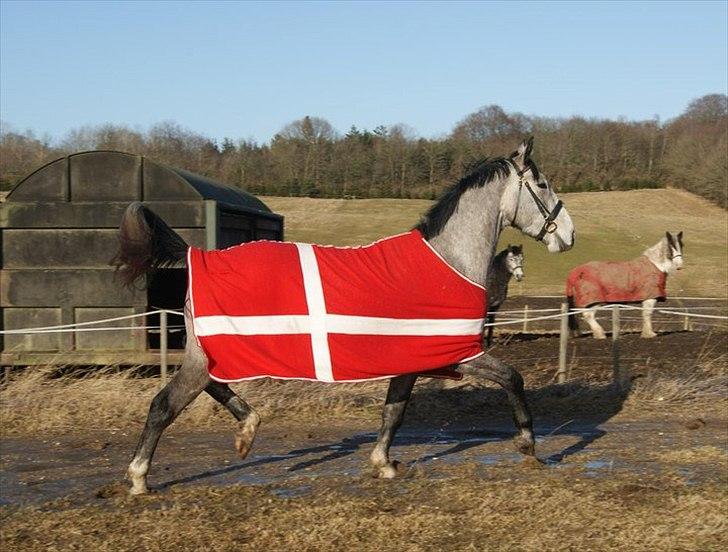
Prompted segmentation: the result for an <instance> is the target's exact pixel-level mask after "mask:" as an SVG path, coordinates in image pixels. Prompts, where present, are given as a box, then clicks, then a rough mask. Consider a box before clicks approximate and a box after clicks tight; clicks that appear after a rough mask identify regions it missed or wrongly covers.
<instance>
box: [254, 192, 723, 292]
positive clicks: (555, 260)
mask: <svg viewBox="0 0 728 552" xmlns="http://www.w3.org/2000/svg"><path fill="white" fill-rule="evenodd" d="M560 197H561V198H562V199H563V200H564V202H565V203H566V206H567V208H568V209H569V213H570V214H571V216H572V218H573V219H574V224H575V225H576V232H577V239H576V245H575V246H574V248H573V249H572V250H571V251H568V252H566V253H561V254H549V253H548V252H547V251H546V249H545V248H544V247H543V246H542V245H541V244H539V243H537V242H535V241H534V240H533V239H532V238H529V237H526V236H524V235H523V234H521V233H520V232H518V231H516V230H513V229H510V228H509V229H507V230H506V231H505V232H504V234H503V236H502V240H501V242H502V243H501V246H505V244H507V243H508V242H510V243H523V245H524V246H525V266H524V270H525V272H526V278H525V280H524V281H523V283H521V284H515V283H514V286H513V290H512V293H514V294H522V295H534V294H561V293H562V292H563V288H564V281H565V279H566V274H567V273H568V271H569V269H570V268H571V267H573V266H575V265H577V264H580V263H583V262H586V261H590V260H597V259H603V260H607V259H613V260H618V259H630V258H633V257H636V256H637V255H639V254H640V253H641V252H642V251H643V250H644V249H645V248H646V247H648V246H650V245H652V244H654V243H655V242H656V241H657V240H658V239H659V238H660V237H661V236H662V235H663V234H664V232H665V230H671V231H672V230H675V231H678V230H682V231H683V232H684V233H685V235H684V241H685V269H684V270H682V271H680V272H679V273H677V274H676V275H674V276H672V277H670V278H668V290H669V293H670V294H671V295H684V296H688V295H702V296H716V297H724V296H726V295H727V294H728V213H726V211H724V210H723V209H721V208H720V207H717V206H715V205H713V204H711V203H709V202H708V201H706V200H704V199H701V198H699V197H698V196H695V195H692V194H690V193H688V192H685V191H682V190H673V189H661V190H632V191H626V192H589V193H574V194H562V195H561V196H560ZM263 200H264V201H265V202H266V204H267V205H268V206H269V207H270V208H271V209H273V210H274V211H276V212H278V213H281V214H282V215H284V216H285V217H286V239H287V240H292V241H303V242H313V243H324V244H333V245H360V244H365V243H369V242H371V241H373V240H375V239H378V238H381V237H383V236H387V235H391V234H396V233H399V232H402V231H404V230H407V229H409V228H411V227H412V226H413V225H414V224H415V223H416V222H417V221H418V219H419V217H420V215H421V214H422V213H423V212H424V211H425V210H426V209H427V208H428V206H429V205H430V204H431V202H430V201H426V200H400V199H362V200H344V199H310V198H289V197H266V198H263Z"/></svg>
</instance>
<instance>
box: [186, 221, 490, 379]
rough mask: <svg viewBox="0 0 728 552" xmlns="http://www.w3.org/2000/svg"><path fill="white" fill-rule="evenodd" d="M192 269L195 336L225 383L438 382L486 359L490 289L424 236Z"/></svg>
mask: <svg viewBox="0 0 728 552" xmlns="http://www.w3.org/2000/svg"><path fill="white" fill-rule="evenodd" d="M188 267H189V297H190V299H191V308H192V317H193V320H194V332H195V336H196V338H197V340H198V342H199V343H200V345H201V346H202V348H203V350H204V351H205V353H206V355H207V357H208V359H209V366H208V369H209V372H210V376H211V377H212V378H213V379H215V380H217V381H221V382H232V381H241V380H246V379H253V378H260V377H273V378H285V379H307V380H318V381H326V382H334V381H337V382H340V381H360V380H369V379H378V378H388V377H393V376H396V375H401V374H407V373H423V372H425V374H423V375H436V374H437V371H438V369H442V368H443V367H447V366H451V365H454V364H458V363H461V362H464V361H467V360H471V359H473V358H475V357H477V356H479V355H481V354H482V353H483V349H482V344H481V333H482V330H483V321H484V318H485V314H486V313H485V311H486V304H487V300H486V299H487V298H486V292H485V288H483V287H482V286H479V285H478V284H475V283H474V282H471V281H470V280H468V279H467V278H465V277H464V276H463V275H461V274H460V273H458V272H456V271H455V269H453V268H452V267H451V266H450V265H448V264H447V263H446V262H445V261H444V260H443V259H442V258H441V257H440V256H439V255H438V254H437V253H436V252H435V251H434V250H433V249H432V248H431V247H430V245H429V244H428V243H427V242H426V241H425V240H424V239H423V237H422V235H421V234H420V233H419V232H418V231H416V230H414V231H412V232H408V233H406V234H401V235H399V236H393V237H390V238H385V239H383V240H380V241H377V242H374V243H373V244H371V245H367V246H363V247H331V246H319V245H309V244H300V243H284V242H273V241H257V242H250V243H245V244H242V245H238V246H235V247H231V248H229V249H225V250H221V251H202V250H200V249H195V248H190V249H189V252H188ZM443 375H452V373H449V374H443Z"/></svg>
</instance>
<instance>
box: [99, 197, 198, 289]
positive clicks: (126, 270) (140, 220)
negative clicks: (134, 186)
mask: <svg viewBox="0 0 728 552" xmlns="http://www.w3.org/2000/svg"><path fill="white" fill-rule="evenodd" d="M186 255H187V244H186V243H185V241H184V240H183V239H182V238H181V237H180V235H179V234H177V232H175V231H174V230H172V229H171V228H170V227H169V226H168V225H167V223H166V222H164V221H163V220H162V219H161V218H160V217H159V216H158V215H157V214H156V213H154V212H153V211H151V210H150V209H148V208H147V207H145V206H144V205H142V204H141V203H140V202H138V201H135V202H134V203H132V204H131V205H129V207H127V208H126V211H125V212H124V216H123V217H122V218H121V226H120V227H119V250H118V251H117V252H116V255H114V258H113V259H112V260H111V264H112V265H113V266H115V267H116V272H117V275H118V277H119V279H120V281H121V283H122V284H123V285H124V286H126V287H132V286H134V284H135V283H136V282H138V281H139V280H140V279H141V278H142V277H144V276H145V275H146V274H147V273H149V272H153V271H154V270H156V269H159V268H165V267H171V266H174V265H176V264H177V263H179V262H180V261H181V260H183V259H184V258H185V256H186Z"/></svg>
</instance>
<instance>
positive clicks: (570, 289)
mask: <svg viewBox="0 0 728 552" xmlns="http://www.w3.org/2000/svg"><path fill="white" fill-rule="evenodd" d="M575 280H576V269H574V270H572V271H571V272H569V275H568V277H567V278H566V302H567V303H568V306H569V312H571V311H573V310H574V307H575V304H574V293H575V292H576V290H575V289H574V282H575ZM567 318H568V320H569V330H571V332H572V335H576V333H577V332H578V331H579V321H578V320H577V319H576V314H570V315H569V316H567Z"/></svg>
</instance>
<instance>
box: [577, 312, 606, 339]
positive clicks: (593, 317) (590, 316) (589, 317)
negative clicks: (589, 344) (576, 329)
mask: <svg viewBox="0 0 728 552" xmlns="http://www.w3.org/2000/svg"><path fill="white" fill-rule="evenodd" d="M582 316H583V317H584V320H585V321H586V323H587V324H589V328H591V331H592V335H593V336H594V339H607V334H605V333H604V328H602V327H601V326H600V325H599V322H597V309H596V307H594V308H591V309H588V310H585V311H584V313H583V314H582Z"/></svg>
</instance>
